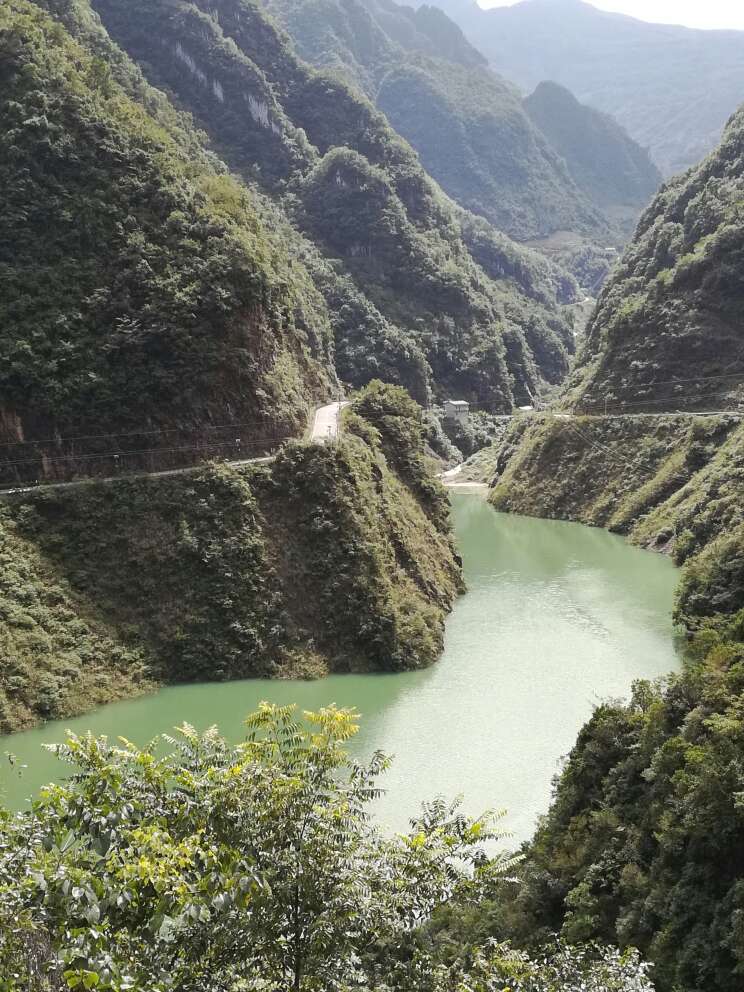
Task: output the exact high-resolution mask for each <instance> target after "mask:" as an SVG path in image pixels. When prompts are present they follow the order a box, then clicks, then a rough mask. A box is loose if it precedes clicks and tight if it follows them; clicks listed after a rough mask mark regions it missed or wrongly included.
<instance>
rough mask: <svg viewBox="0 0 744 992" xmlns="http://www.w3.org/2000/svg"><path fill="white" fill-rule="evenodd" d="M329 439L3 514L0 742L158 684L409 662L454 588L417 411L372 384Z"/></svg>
mask: <svg viewBox="0 0 744 992" xmlns="http://www.w3.org/2000/svg"><path fill="white" fill-rule="evenodd" d="M347 422H348V423H347V430H346V432H345V434H344V436H343V438H342V440H341V441H340V442H339V443H338V444H337V445H326V446H317V445H302V444H297V443H294V444H291V445H290V446H288V447H286V448H285V449H284V450H283V451H282V453H281V454H280V455H279V457H278V458H277V460H276V461H275V462H274V463H273V464H271V465H270V466H247V467H244V468H239V469H238V468H232V467H228V466H215V465H212V466H208V467H206V468H202V469H199V470H195V471H193V472H189V473H186V474H183V475H176V476H171V477H167V478H157V477H151V478H137V479H130V480H121V481H118V482H116V483H109V484H104V483H97V484H96V483H90V484H88V485H84V486H81V487H74V488H70V489H64V488H63V489H58V490H54V491H47V492H39V493H35V494H34V493H31V494H28V495H25V496H19V497H16V498H15V499H13V500H12V501H10V502H8V503H6V504H4V505H3V506H1V507H0V538H1V543H2V553H0V616H2V618H3V623H2V625H0V627H1V630H2V632H1V633H0V643H1V645H2V664H0V729H1V730H3V731H9V730H12V729H16V728H17V727H19V726H24V725H28V724H30V723H33V722H36V721H38V720H40V719H47V718H54V717H62V716H68V715H72V714H74V713H78V712H83V711H85V710H86V709H89V708H91V707H92V706H94V705H97V704H100V703H102V702H108V701H111V700H113V699H115V698H120V697H122V696H127V695H132V694H134V693H136V692H142V691H146V690H148V689H151V688H152V687H153V685H154V684H156V683H162V682H171V683H172V682H184V681H193V680H205V679H206V680H210V679H230V678H245V677H249V676H258V675H260V676H264V677H273V676H282V677H287V676H298V675H304V676H308V675H310V676H317V675H323V674H325V673H327V672H328V671H330V670H332V671H349V670H354V671H381V670H385V671H390V670H402V669H410V668H419V667H422V666H424V665H428V664H431V663H432V662H434V661H435V660H436V658H437V657H438V655H439V653H440V651H441V646H442V638H443V629H444V618H445V616H446V614H447V612H448V611H449V609H450V607H451V605H452V602H453V598H454V596H455V594H456V592H457V591H458V590H459V589H460V581H461V580H460V573H459V566H458V565H457V562H456V557H455V553H454V549H453V546H452V543H451V539H450V530H449V519H448V507H447V500H446V496H445V494H444V490H442V489H441V487H440V486H439V483H437V482H435V481H434V479H433V477H432V476H431V475H430V474H429V470H428V468H427V465H426V463H425V462H424V460H423V454H422V452H423V424H422V415H421V410H420V409H419V408H418V407H417V406H416V404H415V403H413V402H412V401H411V400H410V399H409V398H408V397H407V396H406V395H405V394H404V393H403V392H402V391H400V390H398V391H396V390H395V389H393V388H391V387H383V386H381V385H380V384H378V385H377V386H375V387H371V388H370V390H369V391H368V392H367V393H366V394H362V395H361V397H360V398H359V399H358V400H357V401H356V402H355V404H354V405H353V407H352V410H351V411H350V412H349V413H348V414H347Z"/></svg>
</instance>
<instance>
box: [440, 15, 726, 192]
mask: <svg viewBox="0 0 744 992" xmlns="http://www.w3.org/2000/svg"><path fill="white" fill-rule="evenodd" d="M436 6H438V7H441V8H442V10H444V11H445V12H446V13H447V14H449V16H450V17H451V18H452V19H453V20H454V21H455V22H456V23H457V24H458V25H459V26H460V27H461V28H462V29H463V31H464V32H465V34H466V36H467V37H468V38H469V40H470V41H471V42H472V43H473V44H474V45H476V46H477V47H478V48H479V49H480V50H481V51H482V52H483V54H484V55H486V56H487V57H488V59H489V61H490V63H491V65H492V66H493V67H494V69H495V70H496V71H497V72H500V73H502V74H503V75H504V76H506V77H507V79H511V80H513V81H514V82H515V83H517V84H518V85H519V86H521V87H523V88H524V89H525V91H527V92H531V91H532V90H533V89H534V88H535V87H536V86H537V85H538V83H540V82H542V81H543V80H545V79H551V80H555V81H556V82H557V83H560V84H562V85H563V86H566V87H568V89H569V90H571V92H572V93H574V94H575V96H576V97H578V99H579V100H581V101H582V103H587V104H589V105H591V106H593V107H596V108H597V109H599V110H603V111H604V112H605V113H608V114H612V115H613V117H615V118H616V119H617V120H618V121H619V123H620V124H621V125H622V126H623V127H624V128H625V129H626V130H627V131H628V133H629V134H630V135H631V137H633V138H634V139H635V140H636V141H637V142H638V143H639V144H640V145H641V146H642V147H643V148H649V149H650V151H651V155H652V157H653V159H654V161H655V162H656V164H657V165H658V166H659V168H660V169H661V171H662V173H664V175H667V176H669V175H672V174H674V173H676V172H680V171H682V170H683V169H686V168H688V167H689V166H691V165H693V164H695V163H696V162H698V161H700V159H701V158H702V157H703V156H704V155H706V154H707V153H708V152H709V151H710V150H711V149H712V148H714V147H715V145H716V144H717V143H718V141H719V140H720V135H721V131H722V130H723V127H724V125H725V123H726V121H727V119H728V118H729V116H730V115H731V114H732V113H733V112H734V110H735V109H736V107H737V106H738V105H739V104H740V103H741V100H742V94H744V32H741V31H695V30H691V29H689V28H682V27H674V26H671V25H664V24H649V23H647V22H646V21H639V20H636V19H634V18H632V17H626V16H624V15H622V14H612V13H606V12H605V11H600V10H597V9H596V8H595V7H592V6H591V4H588V3H583V2H581V0H523V2H521V3H517V4H514V5H513V6H508V7H496V8H493V9H491V10H483V9H481V8H480V7H479V6H478V5H477V4H476V3H474V2H471V0H438V2H437V4H436Z"/></svg>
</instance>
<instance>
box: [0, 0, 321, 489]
mask: <svg viewBox="0 0 744 992" xmlns="http://www.w3.org/2000/svg"><path fill="white" fill-rule="evenodd" d="M0 31H2V38H3V53H4V54H3V59H2V65H0V77H1V82H2V87H3V93H4V95H5V99H4V101H3V103H2V107H0V209H2V214H3V218H4V235H3V239H2V245H1V246H0V280H1V281H2V291H1V292H0V324H1V325H2V332H1V333H0V408H1V409H2V417H1V418H0V442H3V446H2V448H0V452H1V453H2V458H3V460H4V462H6V463H8V464H9V468H8V471H9V477H12V474H13V473H12V466H11V465H10V463H17V467H18V470H19V472H18V474H19V477H20V478H29V477H31V478H33V477H44V476H46V477H49V476H52V477H53V476H55V475H58V474H64V473H65V471H66V462H69V461H70V460H73V461H74V459H75V458H76V457H77V456H79V455H80V456H82V455H85V456H89V460H90V458H98V457H99V456H102V453H103V452H104V451H107V450H108V449H109V448H111V447H112V445H113V446H114V448H115V450H117V451H124V450H129V449H132V448H150V447H151V446H153V443H154V442H152V441H149V442H148V440H147V438H154V437H156V436H157V432H158V431H168V432H171V433H169V434H168V435H161V441H160V444H159V446H160V447H168V446H170V447H176V446H178V445H179V444H186V443H191V444H198V443H199V442H200V441H201V439H202V438H203V436H204V431H207V430H208V428H209V427H210V426H211V425H221V424H225V423H238V424H242V425H244V430H245V434H246V438H260V437H264V436H267V435H268V436H274V435H278V436H285V435H287V434H292V433H296V432H297V431H298V429H301V428H302V426H304V423H305V420H306V417H307V413H308V410H309V408H310V407H311V405H312V402H313V399H314V398H315V397H321V396H324V395H328V393H329V392H330V390H331V388H332V384H333V383H334V382H335V374H334V372H333V368H332V334H331V326H330V321H329V318H328V314H327V312H326V309H325V304H324V301H323V299H322V297H321V296H320V294H319V293H318V292H317V290H315V289H314V287H313V284H312V280H311V278H310V276H309V275H308V273H307V271H306V270H305V269H304V266H303V265H302V264H301V263H298V264H297V265H296V266H295V265H293V264H292V262H291V261H290V260H289V259H288V258H287V257H286V254H285V252H284V251H283V250H282V247H283V246H282V245H281V242H280V240H279V239H278V238H277V237H276V236H275V234H274V233H273V232H272V231H271V230H270V228H269V227H268V226H267V225H265V224H264V223H262V222H261V220H260V218H259V205H258V203H257V201H256V199H255V198H254V197H253V196H252V195H251V194H250V193H249V191H248V190H247V189H246V188H245V187H243V186H241V185H239V184H238V183H237V182H235V181H234V180H233V179H231V178H230V177H229V176H228V175H227V174H226V173H225V170H224V169H223V168H221V167H220V164H219V162H218V161H217V160H216V159H214V157H211V158H210V157H209V156H208V155H207V154H206V153H205V151H204V150H203V148H202V147H201V146H200V143H199V140H198V136H197V135H196V134H195V133H194V132H193V129H192V128H190V126H189V125H188V122H186V121H185V120H184V119H182V118H179V116H178V115H177V114H176V113H175V112H174V111H173V110H172V108H170V107H169V106H168V104H167V103H166V101H165V100H163V99H162V97H160V96H158V95H156V94H154V93H153V91H151V90H150V89H149V88H148V87H147V86H146V85H145V84H144V82H143V81H142V80H141V79H140V78H139V77H137V76H136V75H135V76H132V77H131V78H130V81H129V82H130V84H131V88H132V89H133V90H136V89H138V88H139V90H140V97H141V99H139V100H135V99H132V98H130V96H129V95H128V94H127V93H126V92H125V90H124V88H123V87H122V86H121V85H120V84H119V82H118V81H117V78H116V77H117V75H118V74H119V73H120V71H121V68H122V67H121V66H118V67H117V66H115V65H114V64H113V63H111V62H110V61H108V60H106V59H105V58H104V57H103V55H102V54H98V53H97V51H96V49H95V48H94V47H93V46H92V45H88V46H86V45H84V44H80V43H78V42H76V41H75V40H74V39H73V38H72V37H71V36H70V35H69V34H68V33H67V32H66V31H64V30H63V29H62V28H61V27H60V25H59V24H58V23H56V22H55V21H53V20H52V19H51V18H50V17H48V16H47V15H45V14H44V13H42V11H41V10H40V9H39V7H38V6H36V5H34V4H31V3H26V2H24V0H18V2H15V0H14V2H13V3H10V4H8V5H4V6H3V9H2V11H0ZM148 103H150V104H151V112H150V111H148V109H146V105H147V104H148ZM104 434H116V435H123V434H127V435H130V438H132V439H134V441H136V443H133V444H129V445H127V444H126V443H123V444H119V443H118V441H117V440H116V439H109V440H108V448H107V447H106V444H104V443H103V441H102V440H101V441H100V442H99V443H96V444H88V445H87V447H86V444H84V443H82V442H81V443H80V444H79V445H78V446H77V448H75V447H74V446H73V445H71V444H69V443H68V442H67V440H66V439H68V438H71V437H75V438H81V437H82V438H83V439H84V440H85V441H86V442H90V441H91V440H92V439H93V436H96V437H98V436H100V435H104ZM163 437H165V439H166V440H165V443H164V442H163V440H162V438H163ZM187 437H188V438H189V439H190V440H188V441H187V440H186V438H187ZM37 439H39V440H40V439H53V440H51V441H49V442H48V443H42V444H39V445H35V444H34V443H33V442H35V441H36V440H37ZM121 440H122V439H121V438H119V441H121ZM88 467H90V466H88ZM108 468H109V470H110V468H111V465H110V463H109V464H108Z"/></svg>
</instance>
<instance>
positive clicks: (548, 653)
mask: <svg viewBox="0 0 744 992" xmlns="http://www.w3.org/2000/svg"><path fill="white" fill-rule="evenodd" d="M452 503H453V511H454V522H455V528H456V534H457V541H458V544H459V547H460V552H461V554H462V557H463V561H464V569H465V578H466V581H467V585H468V592H467V593H466V595H464V596H463V597H462V598H461V599H460V600H459V602H458V603H457V605H456V606H455V609H454V612H453V613H452V616H451V617H450V618H449V621H448V624H447V635H446V644H445V651H444V655H443V657H442V658H441V660H440V661H439V662H438V663H437V664H436V665H435V666H434V667H433V668H430V669H428V670H426V671H420V672H411V673H407V674H403V675H338V676H333V677H331V678H328V679H324V680H321V681H317V682H272V681H263V680H253V681H246V682H238V683H235V682H233V683H218V684H209V685H188V686H178V687H176V688H169V689H164V690H162V691H161V692H159V693H157V694H156V695H154V696H150V697H147V698H143V699H137V700H133V701H131V702H126V703H116V704H113V705H111V706H107V707H104V708H103V709H100V710H97V711H95V712H93V713H89V714H88V715H87V716H84V717H80V718H78V719H74V720H65V721H63V722H61V723H52V724H48V725H46V726H45V727H42V728H40V729H38V730H32V731H29V732H25V733H19V734H14V735H12V736H9V737H6V738H4V739H2V740H0V753H2V752H3V751H5V752H11V753H13V754H14V755H16V756H17V759H18V762H19V763H20V764H23V765H26V766H27V767H26V769H25V770H24V771H23V773H22V777H18V776H17V775H15V774H13V775H9V774H8V764H7V762H5V761H3V771H2V773H1V774H2V779H0V790H1V791H3V792H4V793H5V799H6V801H7V802H8V803H9V804H10V805H11V806H12V807H15V808H20V807H22V805H23V804H24V801H25V798H26V797H27V796H28V795H30V794H31V793H33V792H34V791H35V790H36V789H37V788H38V787H39V786H40V785H41V784H43V783H44V782H46V781H50V780H52V779H53V778H54V777H55V776H59V775H60V774H61V771H62V768H63V766H60V765H59V763H58V762H57V760H56V758H54V757H53V756H52V755H50V754H48V753H47V752H46V751H44V750H43V749H42V744H45V743H49V742H55V741H59V740H60V739H62V737H63V735H64V731H65V729H66V728H68V727H69V728H70V729H72V730H74V731H75V732H77V733H81V732H84V731H87V730H91V731H92V732H93V733H95V734H108V735H109V736H111V737H115V736H117V735H123V736H125V737H127V738H129V739H130V740H133V741H135V742H137V743H139V744H143V743H145V742H146V741H148V740H149V739H150V738H151V737H153V736H154V735H155V734H157V733H159V732H162V731H169V730H170V729H171V728H173V727H174V726H176V725H177V724H179V723H181V722H182V721H188V722H189V723H191V724H193V725H194V726H196V727H198V728H206V727H208V726H210V725H212V724H215V723H216V724H218V726H219V727H220V729H221V730H222V732H223V733H224V734H225V735H226V736H228V737H230V738H232V739H238V738H239V737H240V734H241V723H242V720H243V718H244V717H245V715H246V714H247V713H248V712H249V711H250V710H251V709H253V708H254V707H255V706H256V704H257V703H258V702H259V701H260V700H263V699H267V700H271V701H273V702H277V703H289V702H296V703H298V704H299V706H300V707H302V708H304V709H316V708H318V707H320V706H323V705H325V704H328V703H332V702H335V703H337V704H338V705H339V706H356V707H357V709H359V710H360V711H361V713H362V715H363V719H362V730H361V733H360V735H359V737H358V739H357V740H356V742H355V745H354V749H355V750H356V752H357V754H359V755H361V756H364V755H365V754H369V753H371V752H372V751H373V750H375V749H378V748H380V749H382V750H384V751H386V752H387V753H389V754H392V755H394V756H395V761H394V764H393V767H392V769H391V770H390V771H389V772H388V773H387V774H386V775H385V778H384V781H383V783H382V784H383V785H384V786H385V788H386V793H385V796H384V797H383V799H381V800H380V802H379V807H378V811H377V812H378V816H379V818H380V821H381V822H382V823H383V824H384V825H386V826H387V827H390V828H393V829H403V828H405V826H406V824H407V818H408V816H409V815H410V814H411V812H412V811H413V810H415V809H416V807H417V805H418V804H419V803H420V802H421V801H422V800H424V799H427V798H432V797H433V796H435V795H437V794H442V795H444V796H446V797H448V798H454V797H455V796H457V795H459V794H462V795H463V797H464V806H465V809H466V810H467V811H468V812H470V813H480V812H482V811H483V810H484V809H487V808H488V809H506V810H507V811H508V812H507V816H506V818H505V820H504V821H503V826H504V828H505V829H506V830H508V831H510V832H511V833H512V835H513V838H514V840H515V841H518V840H522V839H524V838H526V837H527V836H529V835H530V833H531V832H532V829H533V827H534V824H535V820H536V817H537V816H539V815H540V814H541V813H543V812H544V811H545V810H546V809H547V806H548V802H549V798H550V788H551V778H552V777H553V775H554V774H555V772H556V771H557V770H558V769H559V768H560V764H561V758H562V756H564V755H565V754H566V753H567V752H568V751H569V750H570V748H571V746H572V744H573V741H574V739H575V738H576V734H577V732H578V730H579V728H580V727H581V725H582V723H584V722H585V721H586V719H587V718H588V717H589V716H590V714H591V712H592V708H593V707H594V706H596V704H597V703H599V702H600V701H602V700H606V699H608V698H618V697H626V696H627V695H628V692H629V690H630V687H631V684H632V683H633V681H634V680H635V679H639V678H655V677H656V676H659V675H663V674H665V673H667V672H669V671H670V670H672V669H675V668H678V667H679V665H680V646H679V643H678V640H676V639H675V632H674V628H673V625H672V622H671V609H672V599H673V594H674V588H675V585H676V581H677V572H676V570H675V568H674V566H673V565H672V563H671V562H670V561H669V560H668V559H666V558H664V557H662V556H660V555H655V554H652V553H650V552H646V551H641V550H638V549H636V548H633V547H630V546H629V545H627V544H626V543H625V542H624V541H623V540H622V539H621V538H619V537H616V536H613V535H611V534H607V533H605V532H604V531H601V530H594V529H591V528H588V527H583V526H581V525H579V524H569V523H561V522H555V521H546V520H532V519H527V518H524V517H516V516H508V515H505V514H499V513H496V512H494V510H493V509H491V507H490V506H489V505H488V504H487V503H486V501H485V499H484V498H483V496H482V495H470V494H465V493H455V494H454V495H453V497H452Z"/></svg>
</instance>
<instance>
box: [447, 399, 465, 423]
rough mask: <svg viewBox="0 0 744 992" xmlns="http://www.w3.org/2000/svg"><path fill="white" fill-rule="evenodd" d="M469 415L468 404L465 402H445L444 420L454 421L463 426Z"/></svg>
mask: <svg viewBox="0 0 744 992" xmlns="http://www.w3.org/2000/svg"><path fill="white" fill-rule="evenodd" d="M469 413H470V404H469V403H468V402H467V401H466V400H445V401H444V419H445V420H454V421H456V422H457V423H459V424H465V423H467V420H468V415H469Z"/></svg>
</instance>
